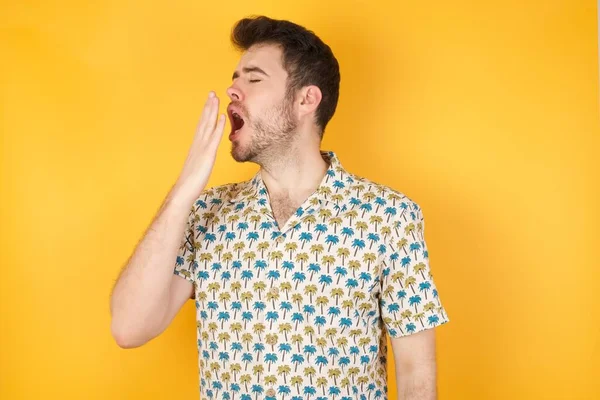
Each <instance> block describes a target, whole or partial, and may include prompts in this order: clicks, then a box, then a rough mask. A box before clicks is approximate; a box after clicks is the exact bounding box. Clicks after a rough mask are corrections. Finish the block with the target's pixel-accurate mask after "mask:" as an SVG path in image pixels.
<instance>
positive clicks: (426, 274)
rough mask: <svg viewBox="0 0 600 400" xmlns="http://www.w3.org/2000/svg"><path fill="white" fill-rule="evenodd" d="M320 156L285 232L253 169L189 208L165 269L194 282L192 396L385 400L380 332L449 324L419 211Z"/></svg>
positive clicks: (334, 159) (390, 191)
mask: <svg viewBox="0 0 600 400" xmlns="http://www.w3.org/2000/svg"><path fill="white" fill-rule="evenodd" d="M322 154H323V156H324V157H325V158H326V157H329V160H330V161H331V163H330V164H331V165H330V166H329V168H328V169H327V172H326V174H325V177H324V179H323V180H322V182H321V185H320V186H319V187H318V188H317V190H315V191H314V193H313V194H312V195H311V196H309V198H308V199H307V201H305V202H304V203H303V204H300V205H299V206H298V207H296V209H295V210H294V213H293V214H292V215H291V216H290V218H289V223H286V224H285V225H283V226H279V225H278V224H277V222H276V219H275V217H274V215H273V210H272V208H271V207H270V203H269V198H268V191H267V188H266V185H265V184H264V182H263V181H262V179H261V176H260V174H257V175H255V177H254V178H252V179H251V180H248V181H245V182H239V183H235V184H227V185H223V186H219V187H218V188H211V189H206V190H204V191H203V192H202V193H201V195H200V196H199V198H198V199H196V201H195V202H194V205H193V206H192V207H191V208H190V212H189V214H188V220H187V225H186V229H185V231H184V234H183V235H182V238H181V245H180V247H179V250H178V253H177V255H176V257H174V258H175V259H174V264H175V265H174V273H175V274H177V275H179V276H180V277H181V278H182V279H187V280H188V281H190V282H193V283H194V295H195V296H193V297H194V300H193V301H194V305H195V308H196V318H197V324H196V325H197V338H196V343H197V347H198V358H199V361H201V362H202V365H201V368H200V369H199V374H200V375H199V378H200V379H199V381H200V385H201V398H210V399H219V400H221V399H223V400H239V399H241V400H259V399H260V400H275V399H278V398H284V399H285V400H305V399H310V400H329V399H331V400H353V399H360V400H373V399H374V400H380V399H386V398H387V385H386V376H385V374H384V373H382V371H385V368H384V365H385V363H386V362H387V357H386V355H385V354H382V353H381V351H382V349H381V347H380V346H381V343H382V342H381V341H380V340H375V339H376V337H378V338H380V339H381V338H382V337H383V335H384V333H385V332H384V331H386V332H387V334H388V335H389V336H390V337H400V336H405V335H409V334H413V333H415V332H418V331H420V330H423V329H428V328H432V327H435V326H439V325H440V324H443V323H446V322H448V317H447V313H446V312H445V310H444V309H443V307H442V305H441V302H440V299H439V294H438V291H437V288H436V286H435V284H434V283H433V279H432V275H431V272H430V270H429V253H428V249H427V245H426V242H425V235H424V231H423V227H424V223H423V221H424V220H423V214H422V210H421V208H420V207H419V205H418V204H417V203H415V202H414V201H412V200H411V199H409V198H408V197H406V196H405V195H403V194H402V193H400V192H397V191H394V190H393V189H391V188H389V187H386V186H383V185H380V184H377V183H375V182H372V181H369V180H366V179H363V178H361V177H358V176H356V175H354V174H351V173H349V172H348V171H346V170H344V169H343V168H342V167H341V164H339V161H338V160H337V157H336V156H335V154H334V153H333V152H323V153H322ZM204 210H207V211H204ZM313 257H314V258H313ZM376 292H377V293H376ZM434 305H435V306H434ZM234 366H237V368H233V367H234ZM216 367H219V368H218V369H217V368H216ZM225 373H228V374H229V375H225ZM290 375H291V376H290ZM225 377H227V378H228V379H223V378H225ZM266 383H268V384H269V385H268V386H267V385H266ZM338 384H339V385H340V386H338Z"/></svg>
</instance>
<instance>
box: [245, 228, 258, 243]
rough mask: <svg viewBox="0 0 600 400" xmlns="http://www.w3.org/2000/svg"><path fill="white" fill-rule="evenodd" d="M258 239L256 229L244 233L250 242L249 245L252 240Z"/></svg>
mask: <svg viewBox="0 0 600 400" xmlns="http://www.w3.org/2000/svg"><path fill="white" fill-rule="evenodd" d="M258 239H260V236H259V234H258V232H256V231H252V232H248V234H247V235H246V240H247V241H249V242H250V247H252V245H253V244H254V242H255V241H257V240H258Z"/></svg>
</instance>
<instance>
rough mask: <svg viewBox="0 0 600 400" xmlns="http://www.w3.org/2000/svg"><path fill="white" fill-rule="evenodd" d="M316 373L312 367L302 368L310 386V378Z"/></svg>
mask: <svg viewBox="0 0 600 400" xmlns="http://www.w3.org/2000/svg"><path fill="white" fill-rule="evenodd" d="M316 373H317V371H316V370H315V368H314V367H306V368H304V376H308V379H309V380H310V384H311V385H312V384H313V383H312V377H313V376H314V375H315V374H316Z"/></svg>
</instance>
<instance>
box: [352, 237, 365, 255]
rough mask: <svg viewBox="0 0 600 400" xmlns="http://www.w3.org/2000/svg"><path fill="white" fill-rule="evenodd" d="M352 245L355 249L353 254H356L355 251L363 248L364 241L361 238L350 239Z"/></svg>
mask: <svg viewBox="0 0 600 400" xmlns="http://www.w3.org/2000/svg"><path fill="white" fill-rule="evenodd" d="M352 247H355V248H356V250H355V251H354V256H356V253H357V252H358V251H359V250H362V249H364V248H365V241H364V240H361V239H354V240H353V241H352Z"/></svg>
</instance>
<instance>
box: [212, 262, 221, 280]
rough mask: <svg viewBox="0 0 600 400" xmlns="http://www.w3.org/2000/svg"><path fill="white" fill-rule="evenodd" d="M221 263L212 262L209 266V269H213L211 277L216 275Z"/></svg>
mask: <svg viewBox="0 0 600 400" xmlns="http://www.w3.org/2000/svg"><path fill="white" fill-rule="evenodd" d="M221 267H222V265H221V264H220V263H213V265H212V266H211V267H210V269H211V270H213V271H215V273H214V275H213V278H214V277H216V276H217V272H218V271H220V270H221Z"/></svg>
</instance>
